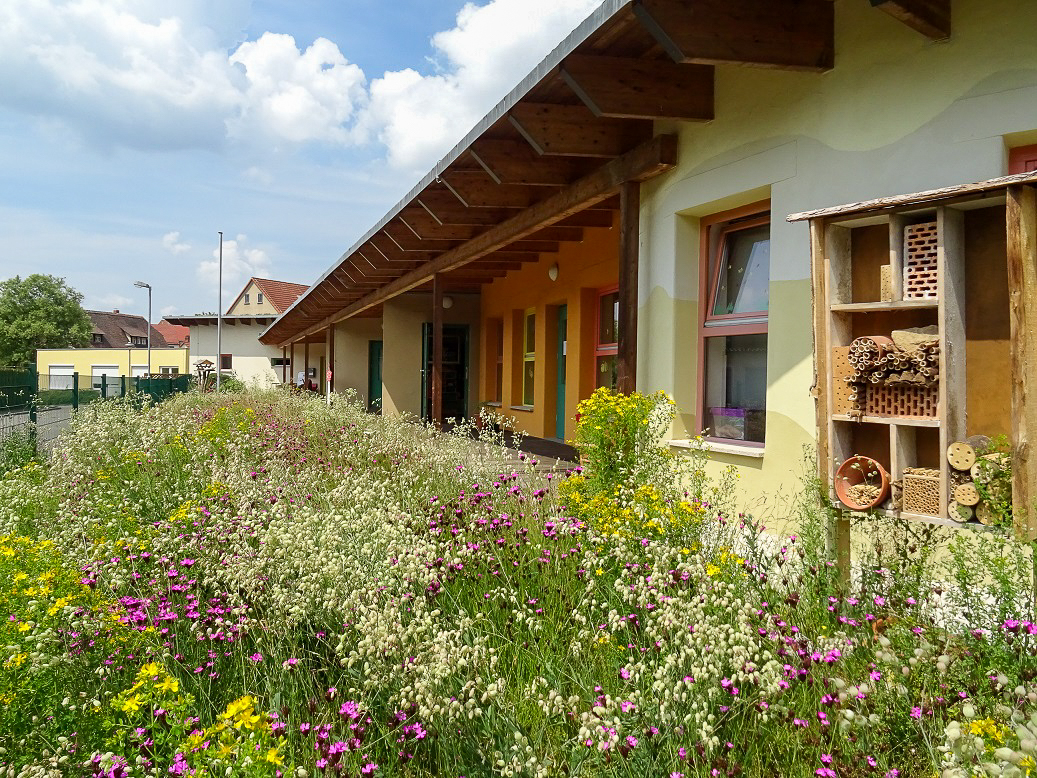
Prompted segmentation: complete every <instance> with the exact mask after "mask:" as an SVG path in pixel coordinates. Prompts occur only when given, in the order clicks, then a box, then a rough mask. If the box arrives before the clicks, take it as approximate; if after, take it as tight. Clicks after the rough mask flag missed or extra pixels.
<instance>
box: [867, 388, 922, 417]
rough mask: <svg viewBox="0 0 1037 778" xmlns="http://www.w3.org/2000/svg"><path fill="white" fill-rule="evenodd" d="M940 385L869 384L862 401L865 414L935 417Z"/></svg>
mask: <svg viewBox="0 0 1037 778" xmlns="http://www.w3.org/2000/svg"><path fill="white" fill-rule="evenodd" d="M939 396H940V392H939V387H937V386H936V385H935V384H934V385H933V386H905V385H903V384H895V385H892V386H890V385H887V384H867V385H866V386H865V388H864V398H863V402H862V403H861V407H862V410H863V412H864V415H865V416H895V417H897V418H902V419H935V418H936V416H937V406H938V403H939Z"/></svg>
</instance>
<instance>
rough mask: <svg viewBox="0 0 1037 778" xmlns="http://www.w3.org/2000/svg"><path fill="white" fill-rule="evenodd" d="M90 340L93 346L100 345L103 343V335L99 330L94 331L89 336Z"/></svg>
mask: <svg viewBox="0 0 1037 778" xmlns="http://www.w3.org/2000/svg"><path fill="white" fill-rule="evenodd" d="M90 342H91V343H92V344H93V345H95V346H100V345H101V344H102V343H104V335H102V334H101V333H100V332H95V333H93V335H92V336H91V337H90Z"/></svg>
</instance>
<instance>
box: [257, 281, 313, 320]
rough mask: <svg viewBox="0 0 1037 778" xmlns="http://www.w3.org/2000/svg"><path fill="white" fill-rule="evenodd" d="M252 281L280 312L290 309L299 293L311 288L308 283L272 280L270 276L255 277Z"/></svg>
mask: <svg viewBox="0 0 1037 778" xmlns="http://www.w3.org/2000/svg"><path fill="white" fill-rule="evenodd" d="M252 281H253V282H254V283H255V285H256V286H258V287H259V290H260V291H261V292H262V293H263V296H264V297H265V298H266V299H267V301H268V302H269V303H270V304H271V305H272V306H274V308H275V309H276V310H277V312H278V313H284V312H285V311H286V310H288V308H289V307H291V304H292V303H294V302H295V301H296V299H297V298H298V297H299V295H301V294H302V293H303V292H305V291H306V290H307V289H309V288H310V287H308V286H307V285H306V284H293V283H291V282H290V281H272V280H271V279H269V278H253V279H252ZM246 288H247V285H246Z"/></svg>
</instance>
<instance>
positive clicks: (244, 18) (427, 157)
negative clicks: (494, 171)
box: [0, 0, 601, 321]
mask: <svg viewBox="0 0 1037 778" xmlns="http://www.w3.org/2000/svg"><path fill="white" fill-rule="evenodd" d="M600 2H601V0H478V1H477V2H468V3H464V2H460V1H459V0H393V2H387V1H386V0H6V1H5V2H2V3H0V280H4V279H7V278H11V277H13V276H16V275H19V276H22V277H24V276H26V275H29V274H32V273H48V274H51V275H56V276H59V277H62V278H64V279H65V280H66V281H67V283H68V284H69V285H70V286H72V287H73V288H75V289H76V290H77V291H79V292H80V293H81V294H82V295H83V306H84V307H85V308H87V309H90V310H112V309H116V308H117V309H119V310H121V311H123V312H128V313H139V314H146V313H147V292H146V290H143V289H137V288H134V285H133V284H134V282H135V281H143V282H145V283H149V284H151V286H152V290H153V315H152V320H153V321H158V320H159V319H160V318H161V317H162V316H163V315H172V314H181V315H183V314H192V313H202V312H210V311H215V310H216V308H217V298H218V293H217V288H218V285H217V278H218V262H217V257H218V251H219V240H220V238H219V234H218V233H219V232H220V231H222V232H223V235H224V239H223V307H224V308H226V305H227V304H229V303H230V302H232V301H233V299H234V297H235V296H236V295H237V293H238V292H239V291H240V290H241V288H242V287H243V285H244V283H245V281H246V280H247V279H248V278H249V277H250V276H260V277H264V278H276V279H279V280H284V281H294V282H297V283H304V284H307V285H309V284H311V283H313V282H314V281H315V280H316V279H317V278H318V277H319V276H320V275H321V274H322V273H323V272H324V271H325V270H327V269H328V268H329V267H330V266H332V265H333V264H335V263H336V262H337V260H338V259H339V257H340V256H341V255H342V254H343V253H344V252H345V251H346V250H347V249H348V248H349V247H350V246H352V245H353V243H354V242H355V241H356V240H357V239H358V238H359V237H360V236H361V235H363V234H364V233H365V232H366V231H367V230H368V229H369V228H370V227H372V226H373V225H374V224H375V223H376V222H377V221H378V220H379V219H380V218H381V216H382V215H383V214H384V213H385V212H386V211H388V210H389V209H390V208H391V207H392V206H393V205H394V204H395V203H396V202H397V201H399V200H400V199H401V198H402V197H403V196H404V195H405V194H406V193H407V192H408V191H409V190H410V189H411V188H412V187H413V186H414V184H416V183H417V182H418V180H419V179H420V178H421V177H422V176H423V175H424V174H425V173H426V172H428V171H429V170H430V169H431V168H432V167H433V166H434V165H435V163H436V162H437V161H438V160H439V159H441V158H442V157H443V156H444V155H445V154H446V153H447V152H449V151H450V149H451V148H452V147H453V146H454V145H455V144H456V143H457V142H458V141H459V140H460V139H461V138H462V137H464V135H465V134H467V132H468V131H469V130H470V129H471V128H472V127H473V126H474V125H475V124H476V122H478V120H479V119H480V118H482V116H483V115H485V114H486V113H487V112H488V111H489V110H490V109H491V108H492V107H493V106H494V105H495V104H496V103H497V102H499V101H500V100H501V99H502V98H503V97H504V96H505V95H506V94H507V93H508V92H509V91H510V90H511V89H512V88H513V87H514V86H515V85H516V84H517V83H518V82H519V81H520V80H521V79H522V78H523V77H524V76H525V75H526V74H527V73H528V72H529V71H530V70H532V69H533V67H534V66H535V65H536V64H537V63H538V62H539V61H540V60H541V59H543V58H544V57H545V56H546V55H547V54H548V53H549V52H550V51H551V50H552V49H553V48H554V47H555V46H557V45H558V43H560V42H561V40H562V39H563V38H564V37H565V36H566V35H567V34H568V33H569V32H570V31H571V30H572V29H573V28H574V27H576V26H577V25H578V24H579V23H580V22H581V21H583V20H584V19H585V18H586V17H587V16H588V15H590V13H591V12H592V11H593V10H594V9H595V8H596V7H597V6H598V5H599V4H600Z"/></svg>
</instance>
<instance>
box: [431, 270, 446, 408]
mask: <svg viewBox="0 0 1037 778" xmlns="http://www.w3.org/2000/svg"><path fill="white" fill-rule="evenodd" d="M431 380H432V387H431V388H432V403H431V405H432V407H431V408H430V409H429V410H430V413H431V416H432V423H433V424H435V425H436V426H437V427H439V426H442V424H443V278H442V276H440V274H439V273H436V275H434V276H433V277H432V375H431Z"/></svg>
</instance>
